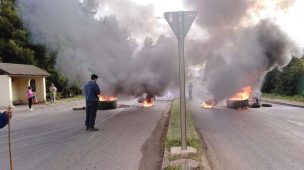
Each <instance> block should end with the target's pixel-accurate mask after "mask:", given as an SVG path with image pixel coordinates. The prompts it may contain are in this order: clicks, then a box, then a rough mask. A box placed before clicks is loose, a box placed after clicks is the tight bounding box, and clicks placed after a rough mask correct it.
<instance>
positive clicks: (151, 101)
mask: <svg viewBox="0 0 304 170" xmlns="http://www.w3.org/2000/svg"><path fill="white" fill-rule="evenodd" d="M153 105H154V99H152V98H150V99H146V100H144V102H143V107H152V106H153Z"/></svg>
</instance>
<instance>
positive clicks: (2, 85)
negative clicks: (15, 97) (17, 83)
mask: <svg viewBox="0 0 304 170" xmlns="http://www.w3.org/2000/svg"><path fill="white" fill-rule="evenodd" d="M11 84H12V82H11V77H10V76H8V75H0V108H5V107H8V106H11V105H12V102H11V101H12V86H11Z"/></svg>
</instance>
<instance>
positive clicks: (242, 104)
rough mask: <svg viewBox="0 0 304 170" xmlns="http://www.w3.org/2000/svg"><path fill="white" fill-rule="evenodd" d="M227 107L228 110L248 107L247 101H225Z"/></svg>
mask: <svg viewBox="0 0 304 170" xmlns="http://www.w3.org/2000/svg"><path fill="white" fill-rule="evenodd" d="M226 102H227V107H228V108H230V109H242V108H248V107H249V101H248V99H247V100H229V99H228V100H227V101H226Z"/></svg>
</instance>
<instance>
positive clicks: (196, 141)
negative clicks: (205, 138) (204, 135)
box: [166, 100, 203, 161]
mask: <svg viewBox="0 0 304 170" xmlns="http://www.w3.org/2000/svg"><path fill="white" fill-rule="evenodd" d="M186 121H187V146H191V147H193V148H195V149H197V151H198V152H197V154H194V155H189V158H190V159H193V160H197V161H200V160H201V156H202V153H203V152H202V151H203V150H202V149H203V147H202V146H203V145H202V141H201V138H200V136H199V135H198V133H197V132H196V129H195V127H194V125H193V123H192V120H191V114H189V111H187V118H186ZM180 133H181V132H180V112H179V100H175V101H174V102H173V103H172V107H171V116H170V120H169V126H168V132H167V137H166V148H167V149H168V150H169V149H170V148H171V147H177V146H181V141H180V135H181V134H180ZM179 158H180V157H178V156H174V157H169V160H170V161H172V160H176V159H179Z"/></svg>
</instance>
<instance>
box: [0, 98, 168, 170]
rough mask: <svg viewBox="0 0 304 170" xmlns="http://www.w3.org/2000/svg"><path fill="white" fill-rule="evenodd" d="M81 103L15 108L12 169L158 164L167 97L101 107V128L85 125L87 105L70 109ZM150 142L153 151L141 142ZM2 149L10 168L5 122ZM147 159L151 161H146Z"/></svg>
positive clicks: (107, 169)
mask: <svg viewBox="0 0 304 170" xmlns="http://www.w3.org/2000/svg"><path fill="white" fill-rule="evenodd" d="M82 103H83V102H80V103H79V102H78V103H77V102H76V103H72V104H60V105H59V106H56V105H49V106H43V107H44V108H39V107H38V106H36V107H35V106H34V109H35V110H34V111H33V112H28V111H23V112H20V113H17V114H16V115H15V117H14V118H13V120H12V139H13V143H12V146H13V158H14V167H15V168H14V169H15V170H40V169H41V170H42V169H43V170H68V169H71V170H85V169H88V170H92V169H98V170H100V169H102V170H111V169H113V170H114V169H115V170H119V169H121V170H135V169H142V168H140V167H145V165H149V166H148V167H147V168H146V169H155V167H158V166H160V164H159V161H161V158H160V157H159V152H160V148H159V145H160V142H159V140H158V139H160V136H159V134H160V133H159V132H158V131H161V129H157V128H159V125H158V124H159V122H160V120H161V119H162V118H163V116H164V112H165V110H167V108H168V106H169V105H168V103H167V102H157V103H156V105H155V106H154V107H151V108H140V107H129V108H119V109H116V110H109V111H98V113H97V118H96V128H99V129H100V131H98V132H87V131H85V128H84V118H85V114H84V111H82V110H80V111H72V105H73V104H78V105H79V104H82ZM45 107H46V108H45ZM155 134H156V135H157V136H155V137H154V136H153V135H155ZM154 138H156V139H154ZM150 145H152V146H153V147H154V152H152V153H151V154H150V155H147V154H146V153H145V149H143V148H142V147H143V146H145V147H148V148H149V146H150ZM155 146H157V147H158V148H157V147H155ZM150 147H151V146H150ZM0 155H1V156H0V169H1V170H6V169H9V167H8V166H9V164H8V163H9V161H8V149H7V128H4V129H1V130H0ZM144 158H145V159H144ZM147 159H148V160H150V161H149V162H143V160H147Z"/></svg>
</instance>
